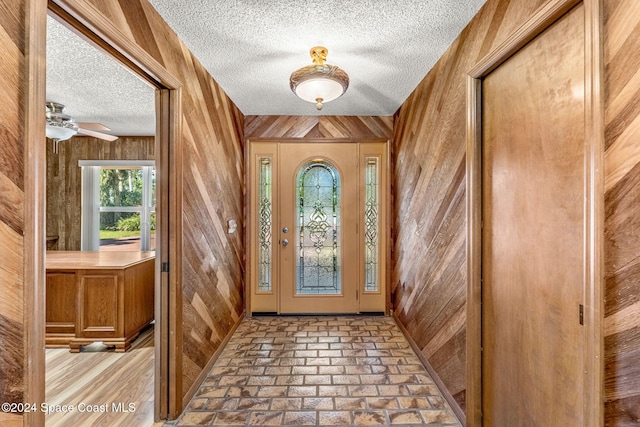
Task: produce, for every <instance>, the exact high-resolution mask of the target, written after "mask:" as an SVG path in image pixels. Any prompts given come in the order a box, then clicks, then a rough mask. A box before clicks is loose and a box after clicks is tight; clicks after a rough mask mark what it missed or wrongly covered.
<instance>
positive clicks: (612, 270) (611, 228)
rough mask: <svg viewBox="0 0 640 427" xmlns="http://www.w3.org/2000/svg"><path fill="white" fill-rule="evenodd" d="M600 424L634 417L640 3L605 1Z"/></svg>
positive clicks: (638, 330) (638, 409)
mask: <svg viewBox="0 0 640 427" xmlns="http://www.w3.org/2000/svg"><path fill="white" fill-rule="evenodd" d="M603 3H604V9H605V13H604V14H605V16H604V32H605V46H604V55H605V74H606V79H605V138H606V151H605V321H604V333H605V425H607V426H622V425H625V426H626V425H637V424H638V422H639V420H640V37H638V32H639V31H640V2H638V1H636V0H609V1H605V2H603Z"/></svg>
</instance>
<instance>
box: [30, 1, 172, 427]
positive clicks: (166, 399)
mask: <svg viewBox="0 0 640 427" xmlns="http://www.w3.org/2000/svg"><path fill="white" fill-rule="evenodd" d="M45 3H46V2H45ZM38 6H40V5H38ZM43 6H44V5H43ZM46 6H47V8H44V7H42V8H41V7H37V8H35V10H36V12H35V13H34V17H33V21H34V23H37V27H38V28H36V29H34V31H33V32H34V34H37V35H38V37H37V39H38V40H34V42H33V43H32V44H33V45H34V46H44V45H45V44H46V40H45V39H46V32H45V28H46V19H47V15H51V16H55V17H56V19H57V20H58V21H59V22H61V23H62V24H63V25H64V26H66V27H67V28H68V29H70V30H72V31H73V32H74V33H76V34H77V35H79V36H80V37H81V38H83V39H84V40H85V41H87V42H88V43H89V44H91V45H93V46H94V47H97V48H98V49H99V50H100V51H101V53H102V54H106V55H108V56H110V57H112V58H115V59H116V61H117V62H119V63H120V64H121V65H122V66H124V67H125V68H126V69H127V70H128V71H129V72H132V73H133V74H135V75H137V76H138V77H139V78H141V79H143V80H144V81H145V82H146V83H147V84H149V85H151V87H152V90H153V92H154V95H153V105H154V110H155V117H156V124H155V137H153V141H152V144H153V145H154V146H155V161H156V171H157V180H156V188H157V198H156V212H157V215H156V218H157V219H156V256H155V262H154V263H153V265H154V267H153V268H154V270H155V273H154V276H155V280H154V281H155V283H154V285H153V287H154V289H155V291H154V293H155V297H154V298H153V301H152V304H153V312H154V323H155V325H154V331H153V332H152V333H151V334H150V335H149V334H148V333H147V334H146V336H145V340H144V343H142V345H143V346H147V345H148V343H149V342H155V344H154V346H153V351H152V355H153V356H152V359H154V360H155V362H154V363H153V365H154V366H152V368H151V377H152V378H151V379H150V384H151V386H152V389H153V392H152V395H153V396H154V399H153V400H154V405H152V406H155V407H152V408H151V412H152V414H153V415H152V418H153V419H165V418H170V417H172V416H173V417H175V416H176V415H177V414H178V413H179V411H180V409H181V402H180V401H179V396H181V394H180V393H179V392H176V390H178V389H179V382H178V381H177V380H176V378H177V377H179V376H180V375H181V373H180V372H179V370H180V354H181V348H180V342H179V340H178V339H174V338H175V336H173V337H174V338H171V337H170V333H169V330H170V329H172V330H176V329H177V327H176V326H175V325H174V326H173V327H172V325H171V323H170V322H171V321H172V320H173V321H175V319H174V318H173V317H172V316H171V313H175V312H176V308H177V307H179V304H180V295H179V294H178V292H176V289H175V287H176V285H177V283H178V281H177V279H176V278H177V277H180V275H181V273H182V268H181V261H180V258H179V256H178V254H179V253H180V251H179V248H180V246H181V223H180V221H179V215H180V212H181V211H182V208H181V203H182V198H181V196H180V193H179V191H178V183H180V174H181V168H180V161H181V160H180V159H181V158H180V156H179V155H175V154H174V155H170V153H180V142H181V138H180V134H181V131H180V130H181V126H180V120H179V117H180V111H181V107H180V105H181V98H180V88H181V83H180V81H179V80H178V79H176V78H175V77H174V76H173V75H171V74H170V73H169V72H168V71H167V70H166V69H165V68H164V67H163V66H161V65H160V64H158V63H157V61H155V60H154V59H153V58H152V57H151V56H150V55H149V54H148V53H146V52H144V51H141V50H140V48H139V46H138V45H136V44H135V43H134V42H133V41H131V40H123V39H122V38H121V34H120V33H119V32H118V30H117V29H116V28H114V26H113V24H112V23H111V22H110V21H109V20H108V19H106V18H105V17H103V16H101V15H97V14H95V13H93V12H94V10H93V9H92V6H91V5H90V4H84V3H83V4H78V5H74V6H73V7H70V6H69V5H68V4H67V3H66V2H65V1H64V0H60V1H56V2H49V3H48V4H46ZM114 40H116V41H114ZM44 58H45V55H44V52H43V51H42V55H41V56H37V55H30V56H29V64H30V67H31V69H32V73H33V79H34V81H36V82H37V84H34V85H33V86H34V88H35V89H34V94H33V96H32V97H30V98H29V105H28V106H29V111H30V114H31V115H30V120H31V122H33V123H35V124H37V127H38V131H37V132H36V131H35V127H34V131H33V134H34V135H36V136H38V138H36V139H37V140H38V142H39V143H40V144H41V145H38V147H37V150H36V151H37V152H38V153H39V154H41V155H42V156H43V157H44V152H45V147H46V145H45V140H44V138H43V136H44V133H43V132H42V129H43V127H44V114H43V110H44V109H43V108H42V107H41V106H42V105H44V104H45V84H46V76H45V67H44V61H42V59H44ZM38 105H39V106H40V107H39V108H36V107H37V106H38ZM36 111H38V112H39V113H40V114H41V116H38V117H35V114H36V113H35V112H36ZM31 112H33V113H31ZM40 135H42V137H40ZM42 172H44V171H42ZM45 187H46V184H45V183H44V182H39V183H38V189H37V191H38V192H39V194H45ZM39 203H40V202H39ZM41 203H42V206H44V200H42V202H41ZM42 212H44V211H42ZM41 215H42V216H38V217H37V218H34V221H36V222H40V221H42V224H44V222H45V219H44V213H42V214H41ZM43 240H44V239H43ZM37 251H38V252H39V254H40V256H41V257H42V260H43V261H44V260H45V258H46V257H45V255H44V254H45V247H44V246H42V247H38V248H37ZM170 261H172V262H171V266H172V268H171V271H170V272H169V271H168V268H166V266H168V265H169V262H170ZM43 264H44V262H43ZM43 267H44V265H43ZM163 267H164V268H163ZM43 273H44V272H43ZM42 278H43V279H44V274H42ZM172 287H173V288H172ZM32 292H33V294H34V295H37V296H38V298H37V299H38V301H44V295H45V283H44V280H42V281H35V284H34V289H33V290H32ZM33 305H34V307H33V308H34V309H36V313H38V312H39V313H41V314H42V324H43V323H44V317H45V313H44V311H45V310H40V308H39V304H37V301H36V302H35V303H34V304H33ZM42 308H43V309H44V304H42ZM172 308H173V309H172ZM34 325H35V326H34V327H37V328H41V323H39V322H34ZM142 335H143V334H141V336H142ZM34 336H36V337H40V338H39V339H38V342H34V345H31V346H30V347H29V349H28V353H29V356H28V357H29V359H30V360H32V361H34V365H35V366H34V371H35V372H41V373H43V374H44V370H45V368H44V366H45V355H44V351H43V343H44V330H43V331H42V332H41V335H37V334H36V335H34ZM40 339H41V340H42V342H40ZM134 346H135V344H134ZM134 365H135V364H134ZM27 383H28V384H29V385H28V390H27V394H28V395H29V396H33V399H34V400H35V401H39V402H44V393H45V376H44V375H35V374H34V375H32V376H28V378H27ZM119 386H120V388H121V389H125V390H126V388H125V387H126V386H125V385H124V384H119ZM107 403H111V402H107ZM132 403H134V404H135V402H132ZM116 404H119V403H118V402H116ZM110 408H111V407H110ZM118 408H120V409H123V412H125V411H124V410H125V409H127V405H126V404H125V406H123V407H117V408H116V409H118ZM134 416H135V415H134ZM29 419H30V424H31V423H32V424H33V425H43V424H44V423H45V417H44V413H43V412H37V413H34V414H29Z"/></svg>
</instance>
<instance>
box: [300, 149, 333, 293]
mask: <svg viewBox="0 0 640 427" xmlns="http://www.w3.org/2000/svg"><path fill="white" fill-rule="evenodd" d="M296 200H297V202H296V212H297V221H296V222H297V224H296V237H297V245H296V294H313V295H320V294H323V295H335V294H340V293H341V292H342V288H341V281H340V268H341V266H340V174H339V172H338V171H337V169H336V168H335V167H334V166H333V165H331V164H330V163H329V162H327V161H324V160H314V161H311V162H308V163H306V164H305V165H303V166H302V167H301V168H300V169H299V171H298V174H297V177H296Z"/></svg>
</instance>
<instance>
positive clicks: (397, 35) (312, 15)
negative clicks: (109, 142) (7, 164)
mask: <svg viewBox="0 0 640 427" xmlns="http://www.w3.org/2000/svg"><path fill="white" fill-rule="evenodd" d="M484 2H485V0H393V1H387V0H351V1H342V0H299V1H282V0H277V1H276V0H217V1H211V0H189V1H184V0H150V3H151V4H152V5H153V6H154V7H155V8H156V9H157V10H158V12H159V13H160V14H161V15H162V16H163V17H164V19H165V20H166V21H167V22H168V23H169V25H170V26H171V27H172V28H173V30H174V31H175V32H176V33H177V34H178V36H179V37H180V39H181V40H182V41H183V42H184V43H185V44H186V45H187V47H188V48H189V49H190V50H191V51H192V52H193V53H194V55H195V56H196V57H197V58H198V60H199V61H200V62H201V63H202V64H203V65H204V67H205V68H206V69H207V70H208V71H209V73H210V74H211V75H212V76H213V78H214V79H215V80H216V81H217V82H218V83H219V84H220V86H221V87H222V89H223V90H224V91H225V92H226V93H227V94H228V95H229V97H230V98H231V99H232V100H233V102H234V103H235V104H236V105H237V106H238V107H239V108H240V110H241V111H242V113H243V114H245V115H273V114H276V115H314V114H323V115H375V116H387V115H392V114H393V113H395V111H396V110H397V109H398V108H399V107H400V105H402V103H403V102H404V101H405V100H406V98H407V97H408V96H409V94H410V93H411V92H412V91H413V89H415V87H416V86H417V85H418V83H419V82H420V81H421V80H422V79H423V78H424V76H425V75H426V74H427V73H428V72H429V70H430V69H431V68H432V67H433V65H434V64H435V62H436V61H437V60H438V59H439V58H440V56H441V55H442V54H443V53H444V51H445V50H446V49H447V48H448V47H449V45H450V44H451V42H452V41H453V40H454V39H455V38H456V37H457V36H458V34H459V33H460V31H462V29H463V28H464V27H465V26H466V24H467V23H468V22H469V20H470V19H471V18H472V17H473V16H474V15H475V14H476V13H477V11H478V10H479V9H480V7H481V6H482V5H483V4H484ZM317 45H322V46H325V47H327V48H328V49H329V55H328V57H327V63H329V64H333V65H338V66H339V67H341V68H342V69H343V70H345V71H346V72H347V73H348V74H349V78H350V86H349V89H348V90H347V92H346V93H345V94H344V95H343V96H342V97H340V98H338V99H337V100H335V101H332V102H329V103H327V104H326V105H325V106H324V108H323V110H322V111H321V112H318V111H317V110H316V109H315V105H314V104H313V103H308V102H305V101H302V100H300V99H298V98H297V97H296V96H295V95H294V94H293V93H292V92H291V90H290V88H289V75H290V74H291V72H292V71H294V70H296V69H298V68H300V67H303V66H305V65H309V64H311V58H310V57H309V49H310V48H311V47H313V46H317ZM153 99H154V98H153V90H152V89H151V88H150V87H149V86H148V85H147V84H146V83H144V82H143V81H142V80H140V79H139V78H137V77H136V76H135V75H133V74H131V73H129V72H127V71H125V70H123V69H122V67H121V66H119V65H117V64H116V63H115V62H114V61H112V60H110V59H108V58H106V56H105V55H104V54H101V53H99V52H98V51H97V50H96V49H94V48H93V47H90V46H88V45H87V44H86V43H85V42H84V41H82V40H80V39H79V38H78V37H77V36H75V35H73V34H71V33H70V32H69V31H68V30H67V29H66V28H64V27H62V26H61V25H60V24H58V23H57V22H55V21H54V20H53V19H49V35H48V41H47V100H48V101H56V102H61V103H63V104H65V105H67V106H68V108H67V110H66V112H67V113H68V114H70V115H72V116H74V118H75V119H76V120H78V121H98V122H101V123H103V124H105V125H106V126H109V127H111V128H112V129H113V130H114V133H116V134H119V135H140V134H152V133H153V129H154V124H153V108H154V107H153V105H154V103H153ZM119 112H121V114H119Z"/></svg>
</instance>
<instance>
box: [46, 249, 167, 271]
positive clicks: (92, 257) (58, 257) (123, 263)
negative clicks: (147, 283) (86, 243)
mask: <svg viewBox="0 0 640 427" xmlns="http://www.w3.org/2000/svg"><path fill="white" fill-rule="evenodd" d="M153 258H155V252H151V251H149V252H139V251H138V252H110V251H105V252H90V251H47V255H46V267H47V270H78V269H117V268H126V267H130V266H132V265H135V264H138V263H141V262H144V261H147V260H149V259H153Z"/></svg>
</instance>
